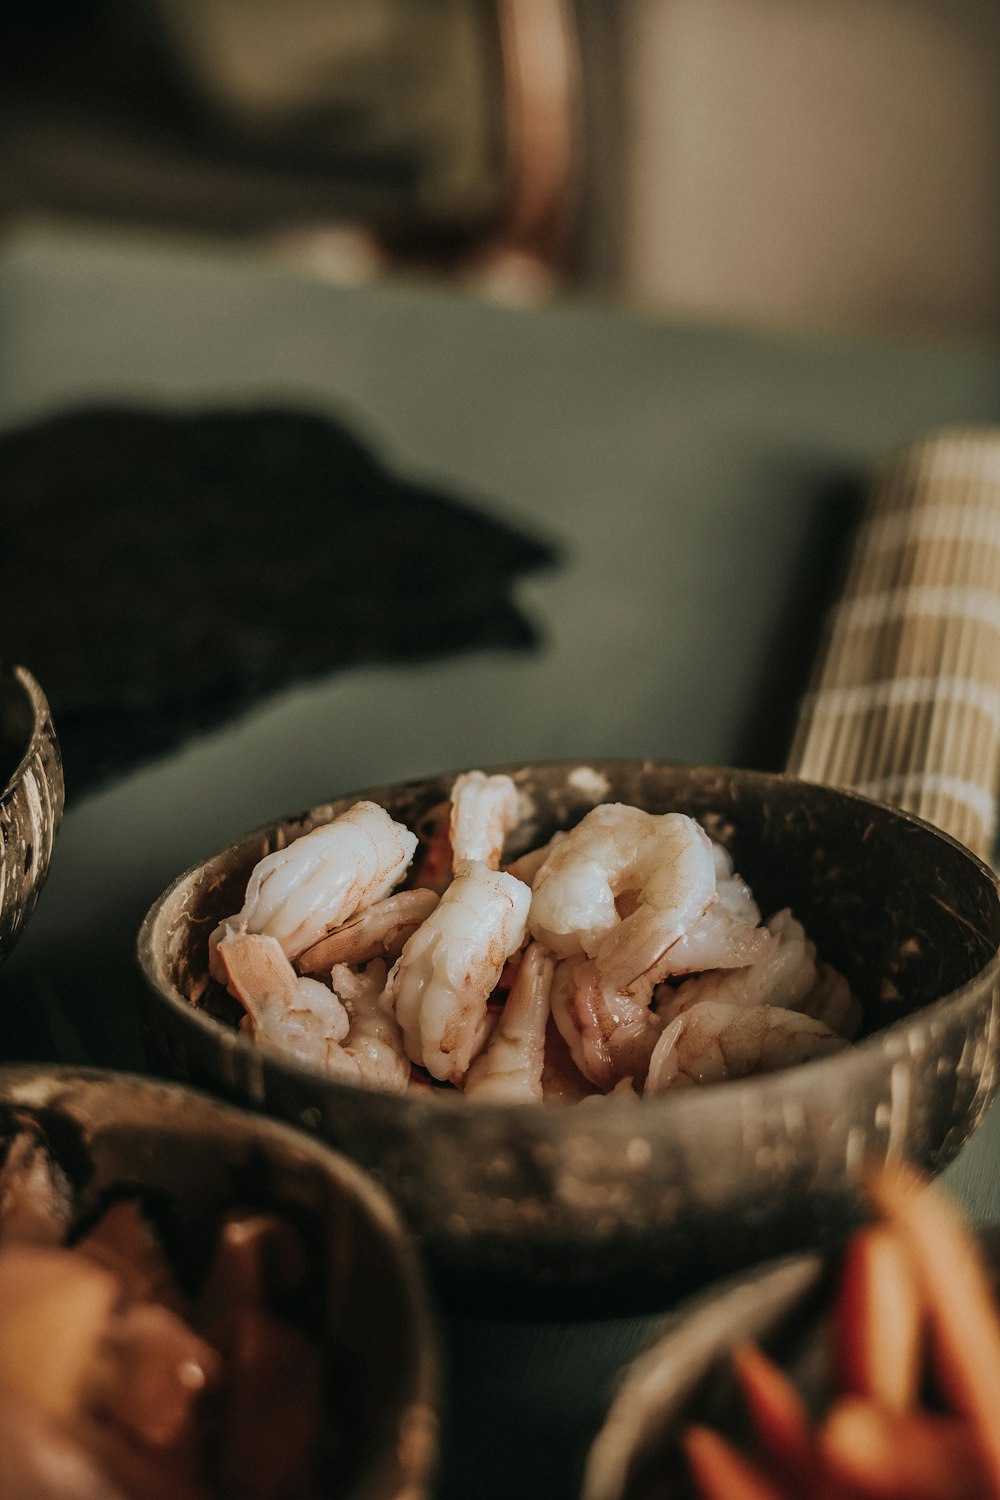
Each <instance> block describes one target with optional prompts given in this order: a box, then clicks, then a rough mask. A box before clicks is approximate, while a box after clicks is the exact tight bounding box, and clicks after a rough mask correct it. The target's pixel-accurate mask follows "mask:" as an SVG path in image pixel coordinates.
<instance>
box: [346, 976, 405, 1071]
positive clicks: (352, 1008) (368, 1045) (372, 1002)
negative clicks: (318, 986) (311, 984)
mask: <svg viewBox="0 0 1000 1500" xmlns="http://www.w3.org/2000/svg"><path fill="white" fill-rule="evenodd" d="M330 978H331V980H332V982H333V989H334V993H335V994H336V995H338V996H339V998H340V999H341V1000H342V1001H343V1002H344V1005H345V1006H346V1007H347V1010H348V1011H349V1013H350V1017H351V1029H350V1032H349V1033H348V1037H347V1041H346V1042H345V1043H344V1045H343V1047H341V1048H340V1049H339V1050H338V1051H337V1052H335V1053H334V1054H333V1056H332V1057H331V1058H330V1061H329V1063H328V1065H327V1071H328V1072H329V1073H330V1075H331V1076H332V1077H334V1078H342V1079H343V1080H344V1081H345V1082H350V1083H360V1084H362V1085H364V1086H365V1087H366V1088H375V1089H382V1090H384V1092H385V1093H388V1094H402V1093H405V1092H406V1089H407V1087H408V1086H409V1082H410V1059H409V1058H408V1057H407V1056H406V1053H405V1052H404V1050H403V1035H402V1032H401V1031H400V1029H399V1027H398V1025H397V1024H396V1019H395V1017H394V1016H393V1014H392V1011H391V1009H390V1007H389V1004H388V1002H387V1001H386V1000H385V999H384V994H385V984H386V978H387V972H386V966H385V963H384V962H383V961H382V960H381V959H375V961H374V962H373V963H370V964H369V965H368V967H367V968H366V969H365V970H364V971H363V972H362V973H358V972H357V971H355V970H354V969H351V968H348V966H347V964H336V965H335V966H334V968H333V971H332V973H331V975H330Z"/></svg>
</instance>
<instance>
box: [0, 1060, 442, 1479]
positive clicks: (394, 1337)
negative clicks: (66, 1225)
mask: <svg viewBox="0 0 1000 1500" xmlns="http://www.w3.org/2000/svg"><path fill="white" fill-rule="evenodd" d="M26 1124H30V1125H31V1126H32V1127H33V1128H34V1130H35V1131H36V1132H37V1133H38V1134H40V1135H41V1137H42V1138H43V1140H44V1141H45V1142H46V1145H47V1148H48V1150H49V1152H50V1154H51V1156H52V1157H53V1158H54V1159H55V1161H56V1162H57V1163H58V1165H59V1166H60V1167H61V1168H62V1170H63V1172H64V1173H65V1174H66V1176H67V1177H68V1179H69V1183H70V1187H71V1192H72V1209H73V1216H72V1223H71V1225H70V1231H69V1232H70V1238H72V1233H73V1226H74V1225H78V1224H86V1223H88V1222H90V1221H91V1220H92V1218H93V1217H94V1216H95V1215H96V1214H97V1213H98V1212H99V1211H100V1210H101V1208H102V1207H104V1206H106V1205H107V1204H108V1203H109V1202H112V1201H114V1200H115V1198H116V1197H118V1196H120V1195H121V1194H122V1193H127V1194H128V1195H130V1196H131V1195H135V1194H138V1195H139V1196H140V1198H141V1199H142V1200H143V1202H144V1204H145V1205H146V1208H147V1211H148V1212H150V1214H151V1215H152V1216H153V1217H154V1219H155V1222H156V1224H157V1227H158V1228H159V1230H160V1233H161V1235H162V1237H163V1241H164V1244H165V1245H166V1247H167V1250H168V1253H169V1255H170V1258H171V1261H172V1264H173V1267H174V1270H175V1272H176V1273H177V1275H178V1279H179V1281H180V1284H181V1285H182V1286H183V1285H187V1284H189V1283H190V1284H191V1285H197V1284H198V1281H199V1279H200V1278H201V1277H203V1275H204V1272H205V1269H206V1265H207V1255H208V1252H209V1249H210V1247H211V1245H212V1244H213V1243H214V1239H215V1235H216V1233H217V1231H218V1227H219V1224H220V1222H221V1220H222V1218H223V1215H224V1214H225V1213H226V1212H227V1211H229V1210H231V1209H249V1210H252V1211H264V1212H276V1213H278V1214H279V1215H281V1216H283V1217H285V1218H286V1219H287V1220H288V1222H289V1223H290V1224H291V1225H292V1227H293V1228H294V1229H295V1230H296V1231H297V1232H298V1234H299V1236H300V1238H301V1240H302V1243H303V1245H304V1247H305V1249H306V1254H307V1259H308V1262H309V1266H310V1270H309V1273H308V1282H307V1289H306V1304H307V1305H304V1306H303V1308H302V1310H301V1318H302V1323H303V1326H304V1328H305V1329H306V1330H307V1331H308V1332H310V1333H311V1334H313V1335H314V1336H315V1337H317V1338H318V1339H319V1341H320V1345H321V1348H322V1350H323V1353H324V1355H325V1357H326V1362H327V1372H328V1381H327V1391H326V1396H325V1412H324V1435H323V1442H324V1461H323V1464H322V1468H323V1471H324V1472H325V1473H327V1474H328V1476H329V1477H328V1483H326V1484H324V1487H323V1489H322V1492H321V1493H320V1494H317V1495H316V1496H315V1500H404V1497H405V1500H420V1497H421V1496H423V1495H425V1494H426V1493H427V1490H428V1487H429V1484H430V1480H431V1476H432V1471H433V1467H434V1463H435V1459H436V1449H437V1433H436V1421H437V1418H436V1388H437V1377H436V1359H435V1354H434V1347H433V1337H432V1330H431V1327H430V1323H429V1318H428V1312H427V1305H426V1298H425V1292H424V1285H423V1278H422V1275H421V1273H420V1270H419V1267H418V1265H417V1263H416V1258H415V1255H414V1253H413V1251H412V1249H411V1245H410V1241H409V1236H408V1235H407V1234H406V1233H405V1231H404V1229H403V1227H402V1226H401V1224H400V1222H399V1219H398V1217H397V1215H396V1213H395V1211H394V1210H393V1208H392V1206H391V1205H390V1203H389V1202H388V1200H387V1199H386V1198H385V1196H384V1194H382V1193H381V1192H379V1191H378V1189H377V1188H376V1187H375V1186H374V1185H373V1184H372V1183H371V1181H370V1180H369V1179H368V1178H367V1177H366V1176H365V1175H364V1174H363V1173H362V1172H359V1171H358V1170H357V1168H356V1167H355V1166H353V1165H352V1163H350V1162H347V1161H345V1160H344V1159H343V1158H342V1157H339V1156H337V1155H336V1154H335V1153H334V1152H331V1151H329V1150H327V1149H325V1148H324V1147H322V1146H320V1145H318V1144H317V1143H316V1142H313V1141H310V1140H307V1139H306V1138H305V1136H303V1135H302V1134H301V1132H294V1131H291V1130H288V1129H286V1128H285V1127H284V1126H281V1125H276V1124H275V1123H274V1122H272V1121H268V1120H264V1119H261V1118H260V1117H259V1116H258V1117H253V1116H249V1115H247V1114H245V1113H244V1112H242V1111H240V1110H235V1109H232V1108H229V1107H228V1106H226V1105H221V1104H218V1103H216V1102H215V1101H214V1100H211V1099H208V1098H206V1097H205V1096H204V1095H200V1094H197V1093H195V1092H193V1091H192V1090H188V1089H181V1088H178V1087H176V1086H174V1085H169V1084H163V1083H160V1082H157V1081H155V1080H153V1079H147V1078H138V1077H131V1076H128V1075H114V1074H111V1073H99V1072H83V1073H77V1072H72V1071H70V1070H67V1069H57V1068H28V1067H17V1068H13V1067H12V1068H0V1161H2V1159H3V1155H4V1154H5V1147H6V1141H7V1139H8V1138H9V1137H10V1136H12V1135H13V1134H14V1133H16V1131H17V1130H19V1129H23V1128H24V1127H25V1125H26ZM310 1493H312V1492H310ZM289 1500H293V1497H291V1496H290V1497H289Z"/></svg>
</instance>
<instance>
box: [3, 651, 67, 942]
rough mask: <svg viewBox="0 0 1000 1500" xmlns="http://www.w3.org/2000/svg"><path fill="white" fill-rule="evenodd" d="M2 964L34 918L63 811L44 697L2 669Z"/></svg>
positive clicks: (27, 679)
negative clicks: (33, 912)
mask: <svg viewBox="0 0 1000 1500" xmlns="http://www.w3.org/2000/svg"><path fill="white" fill-rule="evenodd" d="M0 779H2V781H3V790H2V791H0V959H2V958H3V957H4V955H5V954H7V953H9V952H10V949H11V948H12V947H13V945H14V943H15V942H16V941H17V938H18V935H19V934H20V932H21V930H22V928H23V927H24V924H25V923H26V922H27V920H28V917H29V916H30V915H31V912H32V909H33V908H34V905H35V902H36V901H37V900H38V894H39V891H40V890H41V888H42V885H43V884H44V881H45V877H46V875H47V874H48V870H49V861H50V859H51V858H52V844H53V840H54V839H55V836H56V829H57V828H58V826H59V819H60V818H61V817H62V810H63V775H62V761H61V759H60V755H59V745H58V742H57V740H56V734H55V730H54V729H53V727H52V719H51V716H50V714H49V705H48V704H47V703H46V701H45V695H44V693H43V692H42V690H41V688H40V687H39V686H38V683H37V682H36V681H35V679H34V678H33V677H32V675H31V673H30V672H28V671H26V670H25V668H24V667H7V666H4V665H2V664H0Z"/></svg>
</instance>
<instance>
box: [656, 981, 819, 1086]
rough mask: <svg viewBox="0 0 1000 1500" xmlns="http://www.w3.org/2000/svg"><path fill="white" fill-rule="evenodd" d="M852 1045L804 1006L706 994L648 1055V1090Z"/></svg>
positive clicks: (735, 1074) (768, 1067) (758, 1069)
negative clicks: (731, 1002)
mask: <svg viewBox="0 0 1000 1500" xmlns="http://www.w3.org/2000/svg"><path fill="white" fill-rule="evenodd" d="M847 1045H848V1044H847V1042H845V1040H844V1038H843V1037H840V1036H837V1034H836V1033H835V1032H833V1031H831V1030H830V1028H829V1027H828V1026H824V1025H823V1023H822V1022H821V1021H814V1020H813V1018H812V1016H804V1015H802V1014H801V1013H800V1012H799V1011H795V1010H785V1009H783V1008H782V1007H781V1006H778V1005H751V1006H743V1005H727V1004H726V1003H725V1002H724V1001H721V1000H703V1001H702V1002H701V1003H700V1004H698V1005H693V1006H692V1007H691V1009H690V1010H687V1011H685V1012H684V1013H683V1015H680V1016H678V1017H677V1019H676V1020H675V1021H671V1023H670V1025H669V1026H667V1028H666V1030H665V1031H664V1032H663V1035H662V1036H661V1037H660V1039H659V1041H658V1042H657V1044H656V1047H655V1048H654V1051H653V1055H652V1057H651V1058H650V1061H649V1072H648V1074H647V1077H646V1087H645V1094H646V1095H647V1096H649V1095H651V1094H662V1093H665V1092H666V1090H667V1089H671V1088H685V1087H689V1086H691V1085H694V1084H704V1083H718V1082H721V1081H722V1080H723V1079H725V1078H745V1077H747V1076H748V1075H749V1074H751V1073H769V1072H772V1071H773V1070H775V1069H777V1068H788V1067H792V1066H793V1065H794V1064H795V1063H802V1062H808V1061H809V1059H810V1058H814V1057H825V1056H826V1055H827V1054H828V1053H830V1052H836V1051H838V1050H839V1049H840V1048H841V1047H846V1046H847Z"/></svg>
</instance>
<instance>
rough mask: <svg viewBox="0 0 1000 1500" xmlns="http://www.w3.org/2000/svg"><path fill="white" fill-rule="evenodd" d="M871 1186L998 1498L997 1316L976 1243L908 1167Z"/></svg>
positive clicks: (942, 1373) (945, 1379) (944, 1377)
mask: <svg viewBox="0 0 1000 1500" xmlns="http://www.w3.org/2000/svg"><path fill="white" fill-rule="evenodd" d="M870 1190H871V1195H872V1197H873V1199H874V1201H875V1203H876V1204H877V1205H878V1207H879V1208H880V1209H881V1211H882V1213H883V1214H884V1215H885V1217H886V1219H887V1220H888V1221H889V1223H890V1224H892V1225H893V1226H895V1228H896V1229H897V1230H898V1232H899V1235H900V1237H901V1238H902V1239H903V1240H904V1242H905V1244H906V1246H907V1247H908V1249H909V1250H910V1252H911V1254H912V1257H913V1265H914V1269H915V1271H916V1274H917V1279H918V1282H919V1284H920V1287H921V1290H922V1292H923V1295H924V1299H925V1301H926V1305H927V1312H928V1316H929V1319H930V1324H931V1330H932V1333H933V1337H934V1344H935V1350H936V1354H937V1361H936V1364H937V1369H938V1374H939V1378H940V1382H941V1386H942V1389H943V1391H944V1393H945V1394H946V1396H947V1397H948V1399H949V1400H950V1401H951V1402H952V1404H953V1405H954V1407H955V1410H956V1411H958V1412H960V1413H962V1414H963V1415H965V1416H967V1417H968V1418H969V1423H970V1426H971V1428H972V1431H973V1434H974V1436H975V1439H976V1442H977V1445H978V1448H979V1452H980V1455H981V1458H982V1463H983V1471H984V1478H985V1481H986V1484H987V1486H988V1489H987V1491H986V1493H987V1494H990V1495H993V1496H997V1497H1000V1318H998V1316H997V1307H996V1302H995V1299H994V1295H993V1288H992V1286H991V1284H990V1280H989V1277H988V1275H987V1273H986V1269H985V1267H984V1265H983V1261H982V1258H981V1256H980V1253H979V1247H978V1245H977V1244H976V1242H975V1241H974V1240H973V1238H972V1236H971V1235H970V1234H969V1232H968V1231H967V1230H966V1228H965V1227H964V1225H963V1224H962V1223H961V1221H960V1219H959V1218H958V1216H957V1214H956V1212H955V1211H954V1210H953V1209H952V1208H951V1207H950V1205H949V1202H948V1200H947V1199H946V1198H945V1197H944V1195H943V1194H941V1193H938V1192H937V1191H935V1190H934V1189H931V1188H928V1187H927V1186H925V1185H923V1184H922V1183H921V1182H920V1180H919V1179H918V1178H917V1177H916V1175H915V1174H914V1173H912V1172H909V1171H907V1172H901V1171H900V1172H892V1173H890V1172H881V1173H878V1174H877V1175H875V1176H874V1177H873V1178H872V1180H871V1184H870Z"/></svg>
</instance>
